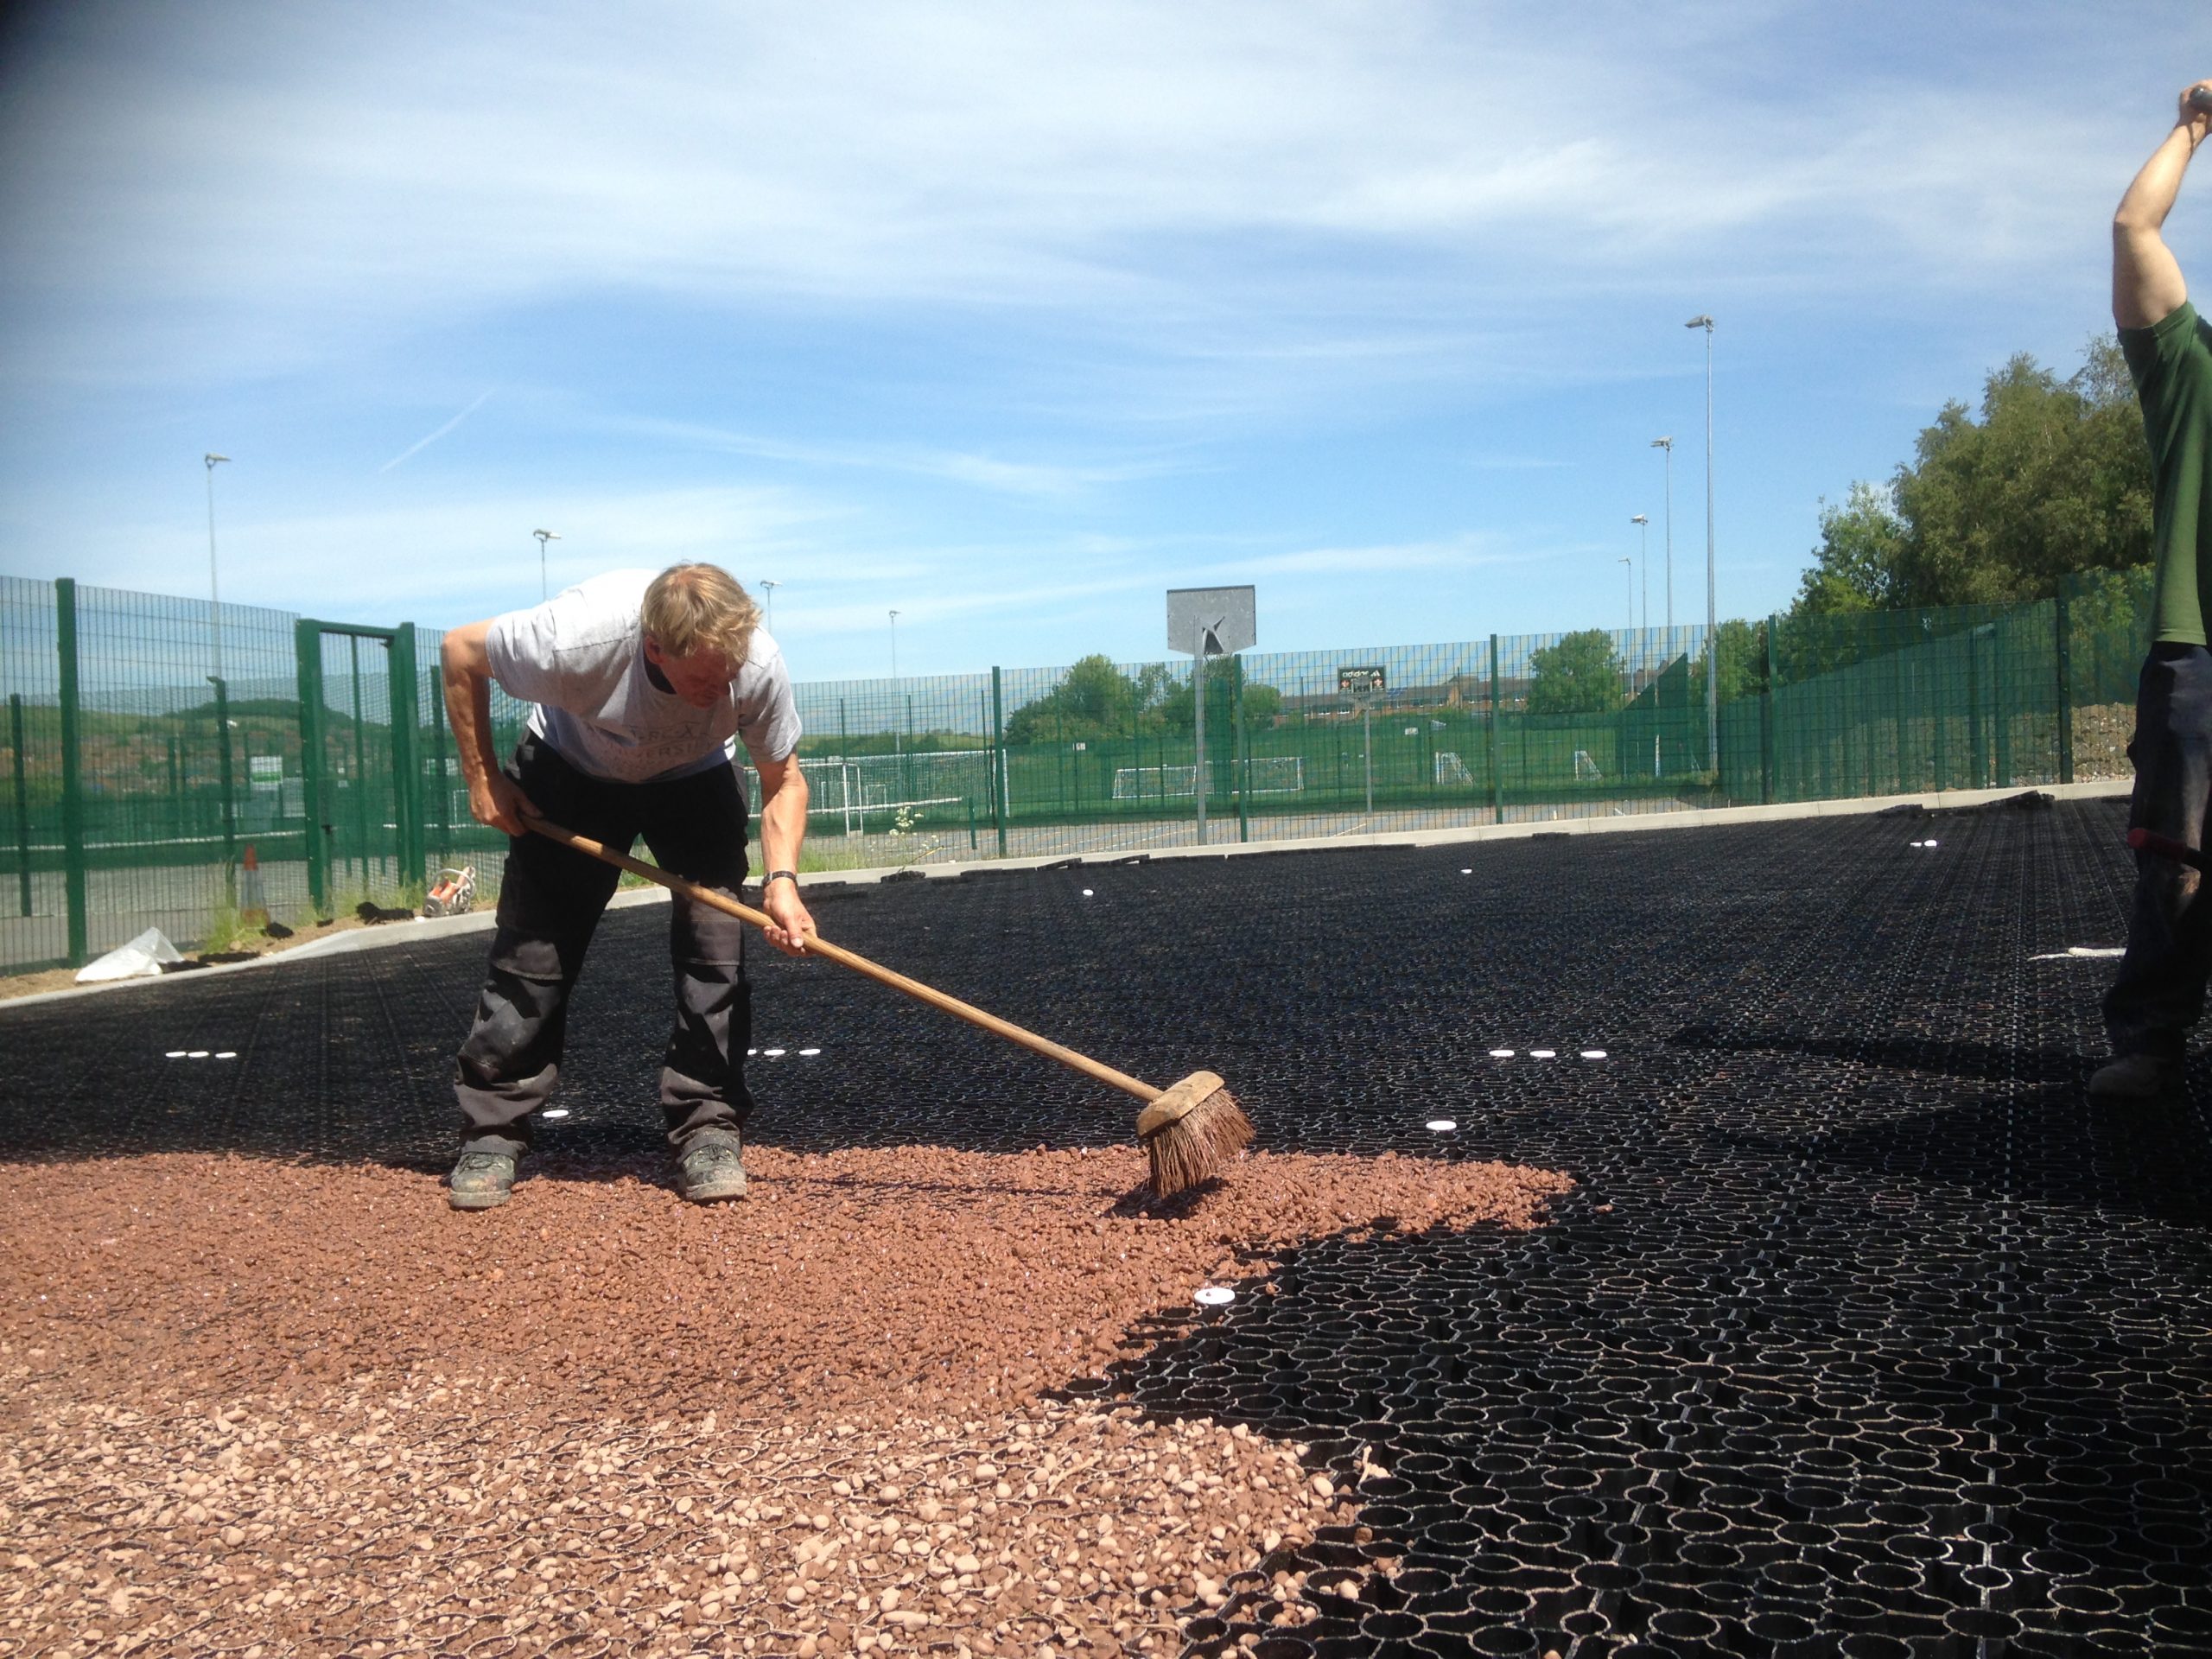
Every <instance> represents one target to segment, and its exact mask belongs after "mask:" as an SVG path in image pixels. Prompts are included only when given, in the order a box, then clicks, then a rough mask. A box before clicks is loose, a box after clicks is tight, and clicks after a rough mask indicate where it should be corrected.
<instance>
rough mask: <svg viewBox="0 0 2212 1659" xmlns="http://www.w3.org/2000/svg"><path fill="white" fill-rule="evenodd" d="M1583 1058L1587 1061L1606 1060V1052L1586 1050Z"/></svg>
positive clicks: (1600, 1049) (1598, 1049) (1594, 1049)
mask: <svg viewBox="0 0 2212 1659" xmlns="http://www.w3.org/2000/svg"><path fill="white" fill-rule="evenodd" d="M1582 1058H1584V1059H1586V1060H1602V1059H1604V1058H1605V1050H1604V1049H1602V1048H1586V1049H1584V1050H1583V1051H1582Z"/></svg>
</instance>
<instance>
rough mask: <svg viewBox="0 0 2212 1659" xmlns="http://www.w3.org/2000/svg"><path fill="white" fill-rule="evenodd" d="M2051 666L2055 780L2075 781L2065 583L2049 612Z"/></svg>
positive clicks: (2070, 649) (2071, 654) (2070, 648)
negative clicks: (2054, 680)
mask: <svg viewBox="0 0 2212 1659" xmlns="http://www.w3.org/2000/svg"><path fill="white" fill-rule="evenodd" d="M2050 640H2051V646H2052V650H2051V656H2052V658H2053V659H2054V660H2053V662H2052V666H2053V667H2054V668H2056V670H2057V671H2058V781H2059V782H2060V783H2062V784H2070V783H2072V782H2073V781H2074V639H2073V633H2072V616H2071V613H2070V612H2069V607H2068V605H2067V602H2066V584H2065V583H2063V582H2062V583H2061V584H2060V585H2059V589H2058V597H2057V598H2056V600H2054V601H2052V608H2051V616H2050Z"/></svg>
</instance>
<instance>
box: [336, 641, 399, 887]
mask: <svg viewBox="0 0 2212 1659" xmlns="http://www.w3.org/2000/svg"><path fill="white" fill-rule="evenodd" d="M346 662H347V664H348V665H349V667H350V669H351V671H352V673H353V705H352V707H353V779H352V782H351V785H350V786H351V788H352V790H353V855H354V856H355V857H356V858H358V859H359V860H360V861H361V887H362V890H363V891H364V892H369V891H373V889H374V887H375V883H374V882H373V881H372V880H370V877H369V862H370V860H371V859H372V857H374V853H373V851H372V849H373V848H374V847H375V845H376V843H375V842H373V841H372V840H371V839H370V837H369V733H368V726H369V722H368V720H367V717H366V716H365V715H364V714H363V713H362V710H361V636H360V635H359V634H358V633H348V634H347V635H346ZM385 674H386V676H387V677H389V676H390V674H391V651H390V650H389V649H387V650H386V651H385ZM392 816H393V817H398V816H399V815H398V814H397V812H395V813H393V814H392Z"/></svg>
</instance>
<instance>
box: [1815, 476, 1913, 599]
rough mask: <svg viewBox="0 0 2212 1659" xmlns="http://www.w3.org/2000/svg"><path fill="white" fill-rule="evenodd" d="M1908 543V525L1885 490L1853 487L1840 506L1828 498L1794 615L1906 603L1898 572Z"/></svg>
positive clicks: (1874, 487) (1822, 506)
mask: <svg viewBox="0 0 2212 1659" xmlns="http://www.w3.org/2000/svg"><path fill="white" fill-rule="evenodd" d="M1904 539H1905V524H1904V519H1902V518H1898V517H1897V504H1896V500H1895V499H1894V498H1893V497H1892V496H1891V493H1890V492H1889V490H1888V489H1887V488H1886V487H1885V486H1880V485H1875V484H1868V483H1865V482H1863V481H1862V482H1859V483H1856V484H1853V486H1851V492H1850V493H1849V494H1848V495H1847V496H1846V497H1845V498H1844V499H1843V503H1842V505H1840V506H1839V505H1834V504H1832V503H1830V502H1829V501H1827V499H1825V498H1823V499H1822V500H1821V544H1820V545H1819V546H1818V547H1816V548H1815V549H1814V550H1813V559H1814V564H1813V568H1812V569H1809V570H1808V571H1807V572H1806V573H1805V577H1804V581H1803V582H1802V583H1801V584H1800V585H1799V588H1798V590H1797V602H1796V604H1795V605H1793V606H1792V607H1790V609H1791V613H1793V614H1796V615H1830V614H1834V613H1839V612H1851V611H1874V610H1886V609H1889V608H1891V607H1894V606H1898V605H1902V604H1904V603H1905V602H1906V601H1904V598H1903V597H1902V596H1901V594H1900V593H1899V588H1900V586H1901V582H1902V577H1901V574H1900V572H1899V569H1898V565H1899V563H1900V560H1901V558H1902V556H1903V553H1904Z"/></svg>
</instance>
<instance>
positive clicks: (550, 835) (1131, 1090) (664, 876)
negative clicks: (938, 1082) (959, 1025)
mask: <svg viewBox="0 0 2212 1659" xmlns="http://www.w3.org/2000/svg"><path fill="white" fill-rule="evenodd" d="M523 822H524V823H527V824H528V825H529V826H530V827H531V829H534V830H536V831H537V833H538V834H539V835H541V836H544V837H545V838H546V839H547V840H549V841H557V842H560V843H561V844H562V845H563V847H569V848H573V849H575V850H576V851H577V852H580V853H582V854H584V855H587V856H588V857H592V858H595V859H597V860H599V861H600V862H601V863H602V864H612V865H613V866H614V867H615V868H617V869H622V870H627V871H629V872H630V874H632V875H637V876H643V877H644V878H645V880H648V881H650V882H652V884H653V885H654V886H656V887H666V888H667V889H668V890H669V891H670V892H671V893H682V894H683V896H684V897H685V898H686V899H691V900H693V901H694V902H695V903H697V904H702V905H711V906H714V908H715V909H716V910H719V911H722V912H726V913H727V914H729V915H732V916H734V917H736V918H738V919H739V920H740V921H745V922H750V923H752V924H753V926H755V927H759V928H766V927H769V926H771V925H773V923H772V918H770V917H769V916H768V914H767V913H766V912H764V911H758V910H755V909H753V906H750V905H746V904H741V903H739V902H738V901H737V900H736V899H732V898H730V897H728V895H727V894H724V893H716V892H715V890H714V889H713V888H712V887H701V886H700V885H699V884H698V883H697V882H696V881H687V880H684V879H683V877H682V876H680V875H671V874H669V873H668V872H667V871H666V870H664V869H662V868H660V867H659V866H658V865H657V864H648V863H646V862H645V861H644V860H642V859H636V858H632V857H631V856H630V855H628V854H627V853H618V852H616V851H615V850H614V849H613V848H611V847H608V846H607V845H606V844H605V843H604V842H596V841H594V840H592V839H591V837H590V836H580V835H578V834H576V833H575V831H574V830H573V829H563V828H562V827H561V826H560V825H559V824H557V823H549V822H548V821H547V820H545V819H543V818H528V817H526V818H524V820H523ZM806 951H807V954H808V955H810V956H821V957H829V960H830V961H832V962H835V963H841V964H842V965H843V966H845V967H847V968H850V969H852V970H853V971H854V972H855V973H860V974H865V975H867V976H868V977H869V978H870V979H872V980H874V981H875V982H877V983H878V984H880V985H888V986H889V987H890V988H892V989H893V990H894V991H904V992H906V995H909V996H911V997H912V998H913V999H914V1000H915V1001H918V1002H926V1003H928V1004H929V1005H930V1006H931V1007H933V1008H942V1009H944V1011H945V1012H946V1013H947V1014H952V1015H955V1016H956V1017H957V1018H959V1019H962V1020H966V1021H967V1022H968V1023H969V1025H971V1026H981V1027H982V1028H983V1029H984V1030H985V1031H988V1032H994V1033H996V1034H998V1035H999V1036H1001V1037H1003V1038H1005V1039H1007V1041H1008V1042H1013V1043H1020V1045H1021V1046H1023V1047H1024V1048H1027V1049H1031V1050H1033V1051H1034V1052H1037V1053H1039V1054H1042V1055H1043V1056H1044V1057H1045V1058H1046V1059H1050V1060H1058V1062H1059V1063H1060V1064H1061V1065H1065V1066H1068V1067H1070V1068H1071V1069H1072V1070H1075V1071H1080V1072H1082V1073H1083V1074H1084V1076H1085V1077H1096V1079H1097V1080H1098V1081H1099V1082H1101V1083H1106V1084H1112V1085H1113V1086H1114V1087H1115V1088H1116V1089H1119V1090H1121V1091H1122V1093H1123V1094H1125V1095H1135V1096H1136V1097H1137V1098H1138V1099H1139V1100H1141V1101H1146V1102H1151V1101H1154V1100H1157V1099H1159V1098H1160V1092H1161V1091H1160V1090H1157V1089H1155V1088H1154V1087H1153V1086H1152V1085H1151V1084H1148V1083H1142V1082H1140V1081H1139V1080H1138V1079H1136V1078H1135V1077H1131V1076H1129V1075H1128V1073H1127V1072H1126V1071H1116V1070H1115V1069H1114V1068H1113V1067H1112V1066H1110V1065H1101V1064H1100V1063H1099V1062H1098V1061H1096V1060H1094V1059H1092V1058H1090V1056H1089V1055H1087V1054H1078V1053H1077V1052H1075V1050H1073V1049H1071V1048H1063V1047H1062V1046H1060V1045H1059V1044H1058V1043H1056V1042H1054V1041H1052V1039H1050V1038H1049V1037H1039V1035H1038V1034H1037V1033H1035V1032H1033V1031H1025V1030H1023V1029H1022V1028H1021V1027H1020V1026H1017V1025H1015V1024H1014V1022H1013V1021H1012V1020H1001V1019H1000V1018H999V1017H998V1015H996V1014H986V1013H984V1012H983V1010H982V1009H981V1008H979V1007H975V1006H973V1005H972V1004H970V1003H967V1002H963V1001H961V1000H960V999H959V998H958V997H957V996H947V995H945V994H944V992H943V991H940V990H938V989H937V988H934V987H932V986H929V985H925V984H923V983H922V982H921V981H919V980H918V979H909V978H907V977H906V975H904V974H901V973H895V972H893V970H892V969H888V968H886V967H885V966H883V965H882V963H875V962H870V961H869V960H868V958H867V957H863V956H861V954H860V953H859V952H858V951H855V950H846V949H845V947H844V946H842V944H830V943H829V940H827V939H825V938H823V937H822V936H821V935H820V934H818V933H817V934H815V935H813V936H812V937H810V938H808V940H807V941H806Z"/></svg>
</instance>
